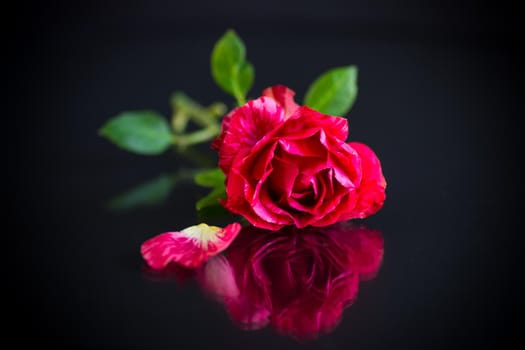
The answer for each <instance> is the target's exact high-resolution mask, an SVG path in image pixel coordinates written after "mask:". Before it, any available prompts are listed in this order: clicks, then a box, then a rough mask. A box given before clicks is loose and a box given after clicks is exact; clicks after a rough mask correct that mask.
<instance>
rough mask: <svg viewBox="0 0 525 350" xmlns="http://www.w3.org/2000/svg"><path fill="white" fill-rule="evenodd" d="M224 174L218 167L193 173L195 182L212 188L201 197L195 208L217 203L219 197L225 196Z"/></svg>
mask: <svg viewBox="0 0 525 350" xmlns="http://www.w3.org/2000/svg"><path fill="white" fill-rule="evenodd" d="M225 178H226V177H225V175H224V173H223V172H222V170H221V169H219V168H214V169H211V170H206V171H203V172H200V173H198V174H197V175H195V178H194V179H195V183H196V184H198V185H200V186H203V187H210V188H212V190H211V192H210V193H209V194H208V195H207V196H205V197H203V198H201V199H200V200H199V201H197V203H196V205H195V206H196V208H197V210H202V209H203V208H206V207H211V206H214V205H217V204H219V199H221V198H226V189H225V187H224V180H225Z"/></svg>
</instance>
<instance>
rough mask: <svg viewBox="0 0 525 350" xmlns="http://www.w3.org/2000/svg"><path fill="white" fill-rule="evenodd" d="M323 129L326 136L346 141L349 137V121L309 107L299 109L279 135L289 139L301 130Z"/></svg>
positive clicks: (287, 121) (280, 130)
mask: <svg viewBox="0 0 525 350" xmlns="http://www.w3.org/2000/svg"><path fill="white" fill-rule="evenodd" d="M307 129H323V130H324V131H325V133H326V135H330V137H332V138H336V139H338V140H340V141H345V140H346V138H347V137H348V120H346V118H342V117H333V116H331V115H326V114H322V113H319V112H317V111H316V110H313V109H311V108H310V107H307V106H301V107H299V108H298V109H297V110H296V111H295V112H294V113H293V114H292V115H291V116H290V117H289V118H288V119H286V123H285V124H284V125H283V126H282V127H281V128H280V129H279V133H278V135H282V136H284V137H287V135H291V134H295V133H297V132H300V131H301V130H307Z"/></svg>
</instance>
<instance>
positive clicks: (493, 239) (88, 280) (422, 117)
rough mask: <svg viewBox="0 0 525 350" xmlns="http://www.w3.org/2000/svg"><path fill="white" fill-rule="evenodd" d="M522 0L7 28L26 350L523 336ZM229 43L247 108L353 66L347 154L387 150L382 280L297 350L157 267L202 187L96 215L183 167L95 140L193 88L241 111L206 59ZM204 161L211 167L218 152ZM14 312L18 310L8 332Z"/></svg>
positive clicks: (428, 342) (11, 209)
mask: <svg viewBox="0 0 525 350" xmlns="http://www.w3.org/2000/svg"><path fill="white" fill-rule="evenodd" d="M510 4H511V2H510V1H508V2H507V1H498V2H491V3H483V2H478V1H465V2H457V1H395V2H394V1H392V2H387V1H373V2H360V3H356V4H352V2H349V1H335V0H324V1H319V2H310V1H308V2H304V1H273V0H270V1H264V2H237V1H225V2H211V1H201V0H192V1H186V2H178V1H151V2H146V1H144V2H130V1H104V2H98V1H93V2H90V3H89V4H80V3H78V4H77V3H75V2H61V1H58V2H53V4H50V3H49V2H23V3H19V4H18V5H17V7H16V8H15V9H13V10H9V11H5V13H4V16H5V17H6V21H5V22H4V25H5V26H6V27H7V28H6V29H7V30H6V31H5V32H6V33H7V40H6V45H7V47H8V50H7V54H5V58H6V59H7V65H6V66H5V68H6V76H7V84H5V85H4V87H5V88H6V90H7V93H5V94H4V96H5V97H6V106H8V108H7V112H6V113H7V114H6V115H4V125H5V121H7V126H6V127H5V128H4V137H3V142H4V143H5V147H4V150H5V153H4V157H6V158H7V166H6V167H5V168H4V175H5V176H6V181H5V182H4V185H5V187H4V198H5V201H6V203H7V204H8V205H7V211H6V216H7V221H5V225H6V226H5V227H4V230H3V231H4V237H6V240H5V243H4V244H5V246H4V249H5V251H6V252H7V263H6V264H5V268H6V269H7V272H8V273H7V274H6V278H5V280H4V288H3V289H5V290H7V291H9V292H10V293H9V296H8V298H7V299H6V300H5V303H6V304H7V305H6V309H8V310H10V311H12V313H8V314H7V318H6V320H7V322H9V323H10V325H11V327H8V331H10V330H11V328H12V329H13V331H15V330H16V331H21V333H19V334H21V336H17V337H16V341H17V344H25V343H28V342H33V341H34V342H36V344H38V345H39V346H42V347H43V346H45V345H51V346H53V348H56V349H58V348H67V349H72V348H75V349H120V348H122V349H155V348H169V349H176V348H179V349H180V348H182V349H185V348H190V347H192V348H211V347H214V346H219V347H221V348H222V347H223V348H241V347H244V348H249V349H266V348H272V349H281V348H301V347H304V348H323V349H347V348H354V349H360V348H366V349H391V348H400V349H406V348H417V349H428V348H441V349H442V348H448V349H450V348H465V347H466V348H478V347H482V346H489V347H500V346H502V345H503V344H507V343H510V342H511V341H515V340H517V339H515V338H517V321H516V320H517V319H519V318H521V309H522V306H523V301H522V300H523V297H522V295H523V294H522V292H523V290H522V288H521V281H522V279H523V272H522V269H521V267H522V263H521V262H522V259H521V250H522V244H523V238H522V234H523V232H522V231H523V230H522V226H521V225H519V223H520V222H519V221H520V220H519V219H520V217H519V216H520V211H519V206H520V204H521V198H522V195H523V186H522V184H521V181H520V180H521V170H520V162H521V158H522V157H521V156H520V153H519V151H520V150H521V147H522V141H521V139H520V137H521V124H522V123H521V119H522V117H523V112H522V110H521V109H520V108H519V107H521V105H522V92H523V91H522V84H523V74H522V71H521V64H522V60H521V57H519V56H518V49H519V48H521V47H519V46H518V45H520V46H521V44H522V40H520V39H519V36H518V32H519V30H520V29H521V23H520V22H521V16H520V12H519V11H518V10H517V9H516V8H514V7H512V6H511V5H510ZM228 28H234V29H236V31H237V32H238V33H239V34H240V35H241V37H242V38H243V39H244V41H245V43H246V45H247V49H248V59H249V60H250V61H251V62H252V63H253V64H254V65H255V69H256V82H255V85H254V87H253V89H252V90H251V93H250V94H251V95H252V96H254V97H256V96H258V94H259V93H260V91H261V90H262V89H263V88H265V87H267V86H269V85H272V84H276V83H283V84H286V85H288V86H290V87H291V88H293V89H295V90H296V92H297V96H298V100H299V101H300V100H301V99H302V96H303V95H304V93H305V91H306V89H307V86H308V84H309V83H310V82H311V81H312V80H313V79H314V78H315V77H316V76H318V75H319V74H320V73H321V72H323V71H325V70H327V69H329V68H331V67H335V66H341V65H347V64H356V65H358V66H359V89H360V90H359V97H358V100H357V103H356V105H355V106H354V109H353V110H352V111H351V113H350V115H349V122H350V135H351V139H352V140H360V141H363V142H365V143H367V144H369V145H370V146H371V147H372V148H373V149H374V150H375V151H376V152H377V154H378V155H379V157H380V159H381V160H382V163H383V169H384V173H385V176H386V178H387V181H388V188H387V201H386V204H385V206H384V208H383V210H382V211H380V212H379V213H378V214H376V215H375V216H373V217H370V218H368V219H366V220H365V221H364V223H365V224H366V225H367V226H368V227H371V228H375V229H380V230H382V232H383V235H384V238H385V258H384V264H383V267H382V269H381V271H380V272H379V275H378V277H377V278H376V279H375V280H374V281H371V282H368V283H363V284H362V285H361V289H360V296H359V298H358V300H357V302H356V303H355V304H354V305H353V306H352V307H351V308H349V309H348V310H346V312H345V315H344V318H343V321H342V323H341V325H340V326H339V327H338V328H337V329H336V330H335V331H334V332H333V333H331V334H329V335H326V336H324V337H322V338H320V339H319V340H317V341H314V342H311V343H307V344H299V343H297V342H295V341H293V340H291V339H288V338H285V337H282V336H279V335H276V334H274V333H273V332H272V331H271V330H269V329H264V330H261V331H256V332H253V333H250V332H245V331H242V330H239V329H237V328H235V327H234V326H233V325H232V323H231V322H230V320H229V319H228V316H227V315H226V313H225V312H224V310H222V309H221V307H220V306H219V305H216V304H215V303H214V302H212V301H210V300H207V299H206V298H204V297H202V296H201V294H200V293H199V291H198V288H197V287H196V285H195V284H194V283H193V282H189V283H187V284H186V285H181V284H180V283H176V282H173V281H171V282H170V281H168V282H163V283H157V282H154V281H151V278H148V276H146V275H145V274H144V272H143V268H142V261H141V257H140V255H139V252H138V249H139V246H140V244H141V243H142V242H143V241H144V240H146V239H147V238H150V237H152V236H153V235H156V234H158V233H160V232H165V231H168V230H175V229H180V228H183V227H186V226H189V225H192V224H195V223H196V222H197V221H198V218H197V216H196V214H195V212H194V209H193V203H194V201H195V199H197V198H199V196H200V195H202V194H203V193H205V190H203V189H201V188H198V187H195V186H193V185H186V186H183V187H179V188H177V189H176V190H175V191H174V192H173V193H172V194H171V196H170V198H169V200H168V202H167V203H165V204H164V205H163V206H158V207H154V208H149V209H146V210H140V211H133V212H131V213H119V214H116V213H112V212H109V211H107V210H106V209H104V203H105V202H106V201H107V200H108V199H109V198H111V197H112V196H113V195H115V194H117V193H120V192H122V191H124V190H126V189H129V188H131V187H133V186H135V185H137V184H139V183H141V182H144V181H147V180H149V179H151V178H154V177H156V176H158V175H159V174H160V173H163V172H164V173H169V172H173V171H175V170H177V169H178V168H180V167H181V166H183V165H184V164H186V163H185V162H186V161H185V160H183V159H181V158H179V157H176V156H174V155H173V154H171V153H170V152H168V153H167V154H165V155H163V156H159V157H144V156H136V155H132V154H128V153H126V152H123V151H121V150H118V149H117V148H115V147H114V146H113V145H111V144H110V143H108V142H107V141H105V140H103V139H101V138H100V137H98V136H97V133H96V132H97V129H98V128H99V127H100V126H101V125H102V124H103V123H104V121H105V120H106V119H108V118H109V117H111V116H114V115H116V114H118V113H119V112H121V111H123V110H132V109H155V110H159V111H161V112H163V113H165V114H167V113H169V105H168V98H169V95H170V94H171V93H172V92H173V91H175V90H183V91H185V92H186V93H187V94H189V95H190V96H192V97H194V98H195V99H197V100H199V101H201V102H202V103H204V104H208V103H211V102H213V101H215V100H224V101H228V102H229V103H230V102H232V101H231V100H230V99H229V98H228V96H226V95H225V94H223V93H222V92H221V91H220V90H219V89H218V88H217V87H216V86H215V85H214V83H213V81H212V79H211V77H210V74H209V55H210V51H211V48H212V46H213V44H214V42H215V41H216V40H217V39H218V38H219V37H220V36H221V35H222V33H223V32H224V31H225V30H226V29H228ZM210 154H211V153H210ZM10 314H11V315H10Z"/></svg>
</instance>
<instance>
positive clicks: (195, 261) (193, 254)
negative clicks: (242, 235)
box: [140, 223, 241, 269]
mask: <svg viewBox="0 0 525 350" xmlns="http://www.w3.org/2000/svg"><path fill="white" fill-rule="evenodd" d="M240 230H241V225H240V224H239V223H233V224H230V225H228V226H226V227H225V228H220V227H217V226H208V225H206V224H200V225H195V226H190V227H188V228H185V229H184V230H182V231H180V232H166V233H162V234H160V235H158V236H155V237H153V238H151V239H149V240H147V241H146V242H144V243H143V244H142V246H141V248H140V251H141V253H142V257H143V258H144V260H146V263H147V264H148V265H149V266H150V267H151V268H153V269H162V268H164V267H166V266H167V265H168V264H169V263H170V262H175V263H177V264H180V265H183V266H186V267H189V268H196V267H199V266H200V265H201V264H202V263H203V262H204V261H206V260H207V259H208V258H209V257H211V256H213V255H216V254H218V253H220V252H221V251H223V250H224V249H226V248H227V247H228V246H229V245H230V243H231V242H232V241H233V240H234V239H235V237H237V235H238V234H239V232H240Z"/></svg>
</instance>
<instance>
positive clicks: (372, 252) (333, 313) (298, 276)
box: [195, 223, 383, 341]
mask: <svg viewBox="0 0 525 350" xmlns="http://www.w3.org/2000/svg"><path fill="white" fill-rule="evenodd" d="M382 258H383V237H382V235H381V233H380V232H379V231H376V230H370V229H367V228H365V227H358V226H353V225H352V224H349V223H343V224H338V225H333V226H329V227H325V228H305V229H297V228H291V227H289V228H285V229H283V230H280V231H278V232H271V231H266V230H262V229H257V228H254V227H246V228H244V229H243V231H242V232H241V233H240V235H239V236H238V237H237V239H236V240H235V241H234V242H233V243H232V245H231V246H230V248H229V249H228V250H227V251H226V253H225V254H222V255H219V256H216V257H214V258H212V259H211V260H209V261H208V262H207V263H206V265H205V266H203V267H202V268H200V269H199V270H198V271H196V274H195V275H196V278H197V280H198V282H199V284H200V285H201V286H202V288H203V290H204V291H205V293H206V294H207V295H210V296H211V297H213V298H214V299H215V300H217V301H218V302H220V303H221V304H223V305H224V307H225V309H226V311H227V312H228V314H229V316H230V318H231V319H232V321H233V322H234V323H235V324H236V325H238V326H239V327H240V328H242V329H245V330H256V329H260V328H263V327H265V326H269V327H271V328H272V329H274V330H275V331H276V332H278V333H280V334H283V335H286V336H289V337H292V338H295V339H297V340H300V341H305V340H311V339H315V338H317V337H319V336H320V335H323V334H326V333H328V332H331V331H332V330H334V329H335V328H336V327H337V325H338V324H339V322H340V320H341V318H342V314H343V310H344V308H346V307H348V306H350V305H351V304H352V303H353V302H354V301H355V300H356V297H357V293H358V288H359V282H360V281H363V280H370V279H372V278H374V277H375V276H376V274H377V272H378V270H379V267H380V265H381V262H382Z"/></svg>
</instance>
